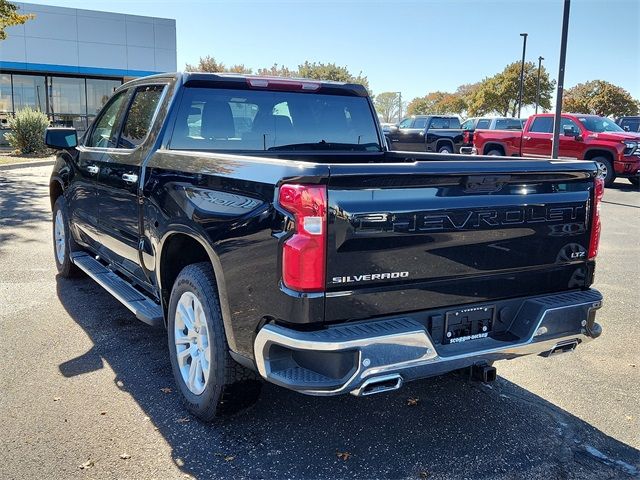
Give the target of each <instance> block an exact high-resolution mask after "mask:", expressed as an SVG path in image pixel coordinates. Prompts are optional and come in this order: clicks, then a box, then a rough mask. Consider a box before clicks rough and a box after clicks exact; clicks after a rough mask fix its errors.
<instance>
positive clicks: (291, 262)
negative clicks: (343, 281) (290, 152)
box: [278, 184, 327, 292]
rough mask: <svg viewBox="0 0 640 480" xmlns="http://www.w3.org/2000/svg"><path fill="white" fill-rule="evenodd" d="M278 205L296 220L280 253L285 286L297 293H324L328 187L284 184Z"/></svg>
mask: <svg viewBox="0 0 640 480" xmlns="http://www.w3.org/2000/svg"><path fill="white" fill-rule="evenodd" d="M278 202H279V203H280V206H282V208H284V209H285V210H286V211H287V212H290V213H291V214H293V216H294V218H295V231H294V233H293V235H292V236H291V237H289V238H288V239H287V240H286V241H285V242H284V247H283V251H282V280H283V282H284V284H285V285H286V286H287V287H288V288H291V289H293V290H297V291H300V292H314V291H322V290H324V286H325V285H324V284H325V253H326V245H327V188H326V187H325V186H324V185H292V184H285V185H282V186H281V187H280V193H279V196H278Z"/></svg>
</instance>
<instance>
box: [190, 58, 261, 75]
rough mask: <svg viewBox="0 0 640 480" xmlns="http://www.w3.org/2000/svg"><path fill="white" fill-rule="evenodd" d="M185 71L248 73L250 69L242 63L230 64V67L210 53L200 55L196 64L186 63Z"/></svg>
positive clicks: (250, 71)
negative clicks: (203, 55) (204, 55)
mask: <svg viewBox="0 0 640 480" xmlns="http://www.w3.org/2000/svg"><path fill="white" fill-rule="evenodd" d="M184 69H185V70H186V71H187V72H209V73H219V72H228V73H242V74H250V73H252V70H251V69H250V68H248V67H245V66H244V64H238V65H232V66H231V67H227V66H226V65H225V64H224V63H222V62H218V61H217V60H216V59H215V58H214V57H212V56H211V55H207V56H206V57H200V60H199V61H198V64H197V65H191V64H189V63H187V64H186V65H185V67H184Z"/></svg>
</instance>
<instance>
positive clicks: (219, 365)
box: [168, 262, 262, 422]
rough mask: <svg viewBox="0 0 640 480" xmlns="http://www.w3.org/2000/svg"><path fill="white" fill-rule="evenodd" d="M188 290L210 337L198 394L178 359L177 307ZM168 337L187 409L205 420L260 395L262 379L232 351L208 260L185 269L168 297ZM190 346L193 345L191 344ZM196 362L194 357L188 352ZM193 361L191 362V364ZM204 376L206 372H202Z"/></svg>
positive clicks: (229, 411) (229, 410)
mask: <svg viewBox="0 0 640 480" xmlns="http://www.w3.org/2000/svg"><path fill="white" fill-rule="evenodd" d="M185 292H190V293H191V294H193V295H195V297H196V298H197V299H198V301H199V302H200V304H201V305H202V310H203V312H204V315H205V317H206V322H207V329H208V341H209V348H210V351H209V360H210V361H209V375H208V377H207V380H206V382H205V386H204V390H203V391H202V392H201V393H199V394H195V393H194V392H192V391H191V390H190V389H189V387H188V386H187V384H186V382H185V380H184V379H183V376H182V373H181V371H180V366H179V364H178V359H177V353H176V352H177V348H176V344H175V337H176V329H175V326H176V309H177V308H178V302H179V301H180V298H181V297H182V295H183V294H184V293H185ZM168 330H169V332H168V340H169V355H170V359H171V369H172V371H173V376H174V380H175V382H176V384H177V386H178V388H179V390H180V393H181V394H182V399H183V402H184V404H185V407H186V408H187V410H189V411H190V412H191V413H192V414H193V415H194V416H196V417H197V418H199V419H200V420H202V421H205V422H209V421H211V420H213V419H214V418H215V417H217V416H220V415H229V414H233V413H236V412H238V411H240V410H242V409H244V408H246V407H248V406H250V405H252V404H253V403H255V401H256V400H257V399H258V396H259V395H260V390H261V388H262V381H261V380H259V377H258V376H257V375H256V374H255V373H253V372H252V371H250V370H248V369H246V368H244V367H242V366H241V365H240V364H238V363H237V362H235V361H234V360H233V359H232V358H231V356H230V355H229V346H228V344H227V339H226V336H225V331H224V324H223V321H222V314H221V311H220V303H219V301H218V293H217V288H216V281H215V276H214V273H213V268H212V267H211V265H210V264H209V263H206V262H204V263H195V264H192V265H188V266H186V267H185V268H183V269H182V271H181V272H180V274H179V275H178V278H177V279H176V281H175V283H174V284H173V288H172V289H171V298H170V300H169V312H168ZM190 346H191V345H190ZM189 358H191V360H192V362H193V357H191V356H189ZM189 365H191V364H189ZM202 373H203V375H202V377H203V378H204V372H202Z"/></svg>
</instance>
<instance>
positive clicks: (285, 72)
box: [258, 63, 298, 77]
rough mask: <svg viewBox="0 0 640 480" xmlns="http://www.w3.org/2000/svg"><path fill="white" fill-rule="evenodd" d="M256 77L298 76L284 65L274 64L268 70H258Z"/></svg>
mask: <svg viewBox="0 0 640 480" xmlns="http://www.w3.org/2000/svg"><path fill="white" fill-rule="evenodd" d="M258 75H261V76H263V77H295V76H297V75H298V72H297V71H296V70H290V69H289V68H287V67H285V66H284V65H278V64H277V63H274V64H273V65H271V67H269V68H259V69H258Z"/></svg>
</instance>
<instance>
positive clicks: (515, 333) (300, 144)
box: [46, 73, 603, 420]
mask: <svg viewBox="0 0 640 480" xmlns="http://www.w3.org/2000/svg"><path fill="white" fill-rule="evenodd" d="M46 143H47V144H48V145H49V146H50V147H52V148H56V149H58V155H57V160H56V163H55V166H54V168H53V173H52V176H51V183H50V196H51V206H52V210H53V242H54V253H55V255H54V256H55V262H56V265H57V268H58V271H59V274H60V275H61V276H69V275H74V274H76V273H80V272H84V273H85V274H86V275H88V276H89V277H91V278H92V279H93V280H95V281H96V282H98V283H99V284H100V285H101V286H103V287H104V288H105V289H106V290H107V291H108V292H109V293H111V294H112V295H113V296H114V297H116V298H117V299H118V300H119V301H120V302H122V303H123V304H124V305H125V306H126V307H127V308H129V309H130V310H131V312H133V314H134V315H135V316H136V317H137V318H138V319H140V320H142V321H143V322H146V323H148V324H150V325H154V326H158V327H161V328H166V329H167V340H168V344H169V353H170V357H171V365H172V368H173V373H174V376H175V381H176V384H177V386H178V388H179V390H180V392H181V393H182V396H183V397H184V400H185V403H186V405H187V407H188V408H189V410H190V411H191V412H193V413H194V414H195V415H197V416H198V417H200V418H202V419H204V420H210V419H212V418H213V417H214V416H215V415H216V414H218V413H224V412H230V411H234V410H237V409H239V408H241V407H243V406H245V405H247V404H248V403H250V402H251V401H253V400H254V399H255V398H256V396H257V394H258V393H259V391H260V386H261V384H262V383H261V381H262V379H265V380H267V381H269V382H272V383H275V384H278V385H281V386H283V387H286V388H289V389H292V390H296V391H298V392H301V393H305V394H311V395H335V394H341V393H347V392H349V393H352V394H354V395H371V394H374V393H380V392H384V391H388V390H394V389H397V388H399V387H400V386H401V385H402V384H403V382H405V381H409V380H414V379H418V378H423V377H428V376H433V375H439V374H442V373H445V372H449V371H452V370H458V369H462V368H467V369H470V371H472V372H473V375H474V376H476V377H477V378H480V379H482V380H484V381H490V380H492V379H493V378H494V377H495V368H494V367H493V366H492V363H493V362H494V361H495V360H501V359H512V358H515V357H518V356H521V355H528V354H541V355H551V354H554V353H559V352H567V351H572V350H573V349H574V348H575V347H576V346H577V345H580V344H582V343H584V342H586V341H588V340H590V339H592V338H596V337H598V335H599V334H600V332H601V328H600V326H599V325H598V324H597V323H596V322H595V312H596V310H597V309H598V308H600V306H601V301H602V297H601V295H600V293H598V292H597V291H596V290H593V289H591V288H590V287H591V284H592V282H593V278H594V268H595V257H596V254H597V249H598V240H599V233H600V219H599V203H598V202H599V201H600V198H601V196H602V192H603V187H602V181H601V180H600V179H599V178H597V175H596V173H597V170H596V166H595V164H594V163H593V162H586V161H567V162H556V161H549V160H527V159H522V160H519V161H517V162H513V161H509V160H502V159H496V158H495V157H484V156H474V157H467V156H457V155H456V156H454V155H438V154H427V153H422V154H411V155H408V154H407V153H406V152H389V151H387V150H386V148H385V144H384V141H383V136H382V130H381V129H380V127H379V124H378V122H377V118H376V114H375V110H374V108H373V106H372V103H371V101H370V99H369V98H368V96H367V92H366V90H365V89H364V88H363V87H361V86H359V85H351V84H343V83H331V82H318V81H311V80H309V81H307V80H284V79H275V78H262V77H251V76H236V75H222V74H220V75H218V74H201V73H185V74H166V75H157V76H151V77H146V78H141V79H137V80H134V81H132V82H129V83H126V84H124V85H122V86H121V87H120V88H119V89H118V90H117V91H116V92H115V93H114V95H113V97H112V98H111V99H110V100H109V102H108V103H107V104H106V105H105V107H104V108H103V110H102V111H101V112H100V113H99V115H98V116H97V118H96V119H95V121H94V122H93V124H92V126H91V127H90V128H89V130H88V131H87V132H86V133H85V135H84V136H83V137H82V138H81V139H80V140H78V137H77V134H76V132H75V130H73V129H70V128H51V129H49V130H47V134H46Z"/></svg>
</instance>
